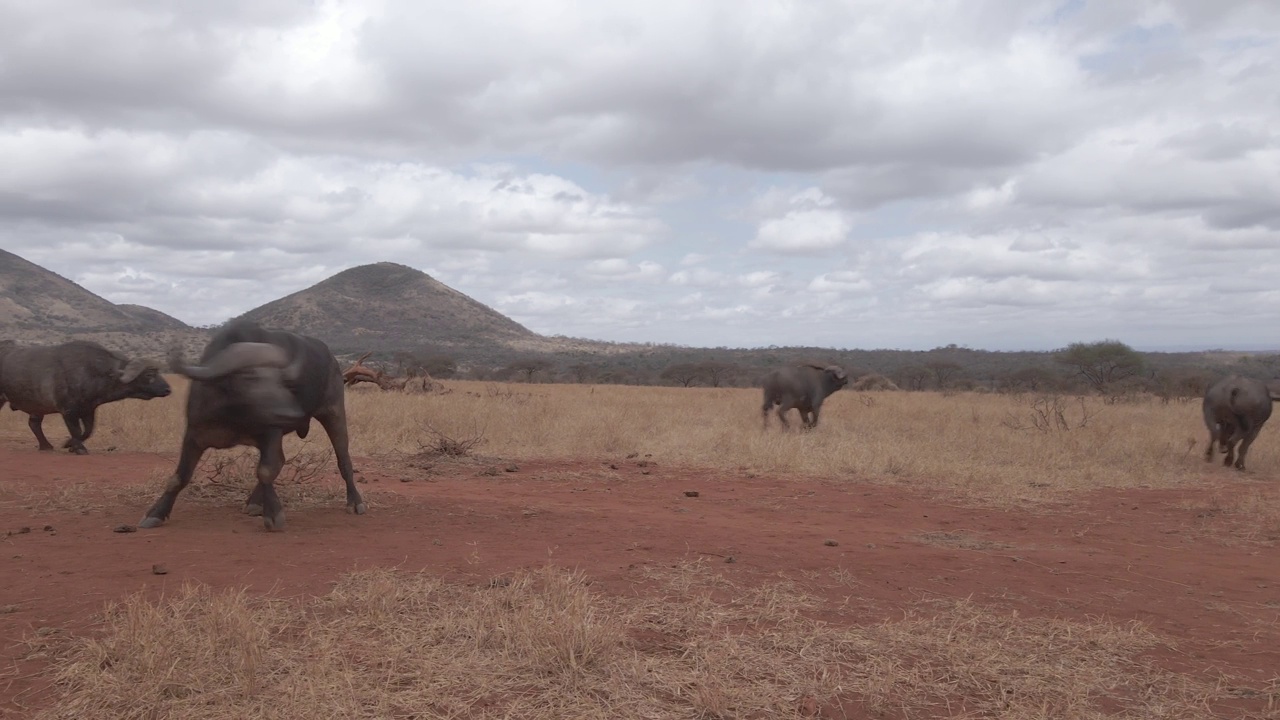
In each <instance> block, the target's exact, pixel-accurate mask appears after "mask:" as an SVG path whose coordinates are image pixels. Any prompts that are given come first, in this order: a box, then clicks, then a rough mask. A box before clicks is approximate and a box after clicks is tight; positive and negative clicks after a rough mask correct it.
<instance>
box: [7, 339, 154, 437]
mask: <svg viewBox="0 0 1280 720" xmlns="http://www.w3.org/2000/svg"><path fill="white" fill-rule="evenodd" d="M169 392H170V389H169V383H167V382H165V379H164V377H162V376H161V375H160V371H159V369H158V368H156V367H155V366H153V365H151V364H149V363H147V362H144V361H143V360H140V359H133V360H129V359H127V358H125V357H124V356H122V355H120V354H119V353H114V352H112V351H110V350H108V349H106V348H104V347H102V346H101V345H99V344H98V343H95V342H90V341H88V340H72V341H71V342H66V343H62V344H61V345H47V346H36V347H20V346H16V345H12V344H3V345H0V406H3V404H4V401H5V400H7V401H8V402H9V407H10V408H12V409H13V410H14V411H16V412H25V413H27V415H28V416H29V418H28V420H27V424H28V425H29V426H30V427H31V432H32V434H34V435H35V436H36V442H37V443H39V449H41V450H53V445H51V444H49V440H48V438H46V437H45V436H44V416H45V415H51V414H54V413H57V414H59V415H62V420H63V422H65V423H66V424H67V432H68V433H70V437H69V438H68V439H67V441H66V442H65V443H63V445H62V447H64V448H67V449H70V450H71V451H72V452H74V453H75V454H77V455H87V454H89V451H88V449H86V448H85V446H84V442H85V441H86V440H88V439H89V438H90V436H92V435H93V429H94V422H95V416H96V414H97V410H98V406H99V405H104V404H106V403H110V402H116V401H117V400H125V399H127V398H133V399H137V400H150V399H152V398H158V397H166V396H167V395H168V394H169Z"/></svg>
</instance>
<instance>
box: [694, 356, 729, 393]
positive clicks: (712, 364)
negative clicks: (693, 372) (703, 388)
mask: <svg viewBox="0 0 1280 720" xmlns="http://www.w3.org/2000/svg"><path fill="white" fill-rule="evenodd" d="M695 367H696V368H697V369H698V370H699V371H701V373H702V376H703V377H705V378H706V379H707V382H708V383H710V384H711V387H720V386H721V385H724V384H725V383H727V382H728V381H729V378H730V377H731V376H732V375H733V373H734V372H736V371H737V370H738V366H737V365H734V364H732V363H727V362H720V361H719V360H708V361H707V362H704V363H698V364H697V365H696V366H695Z"/></svg>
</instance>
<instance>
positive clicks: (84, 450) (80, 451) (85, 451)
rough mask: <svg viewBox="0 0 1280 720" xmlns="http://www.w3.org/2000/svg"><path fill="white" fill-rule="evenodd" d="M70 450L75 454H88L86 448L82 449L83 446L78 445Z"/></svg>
mask: <svg viewBox="0 0 1280 720" xmlns="http://www.w3.org/2000/svg"><path fill="white" fill-rule="evenodd" d="M71 452H73V453H75V454H76V455H88V454H89V451H88V450H86V449H84V448H82V447H78V448H71Z"/></svg>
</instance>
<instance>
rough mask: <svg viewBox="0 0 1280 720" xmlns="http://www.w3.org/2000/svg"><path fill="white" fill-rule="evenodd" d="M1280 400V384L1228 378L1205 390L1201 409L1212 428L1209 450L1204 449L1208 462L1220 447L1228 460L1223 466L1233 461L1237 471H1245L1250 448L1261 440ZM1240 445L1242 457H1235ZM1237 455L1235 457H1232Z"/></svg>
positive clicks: (1251, 379) (1237, 376) (1205, 421)
mask: <svg viewBox="0 0 1280 720" xmlns="http://www.w3.org/2000/svg"><path fill="white" fill-rule="evenodd" d="M1274 400H1280V382H1276V381H1272V382H1271V383H1266V382H1263V381H1262V380H1256V379H1254V378H1248V377H1242V376H1240V375H1228V376H1227V377H1224V378H1222V379H1221V380H1219V381H1218V382H1216V383H1214V384H1213V385H1211V386H1210V387H1209V389H1208V390H1206V391H1205V394H1204V402H1203V403H1201V409H1202V410H1203V411H1204V424H1205V425H1206V426H1208V428H1209V447H1207V448H1205V451H1204V459H1205V462H1211V461H1212V460H1213V448H1214V444H1215V443H1217V444H1218V445H1220V447H1221V450H1222V452H1223V453H1224V454H1226V457H1225V458H1224V459H1223V461H1222V464H1223V465H1227V466H1230V465H1231V464H1232V462H1233V461H1234V463H1235V466H1236V469H1237V470H1244V458H1245V455H1246V454H1248V452H1249V446H1250V445H1252V444H1253V441H1254V439H1255V438H1257V437H1258V431H1259V430H1261V429H1262V426H1263V424H1264V423H1266V422H1267V418H1269V417H1271V404H1272V401H1274ZM1237 442H1239V443H1240V454H1239V455H1235V452H1234V451H1235V445H1236V443H1237ZM1233 455H1234V457H1233Z"/></svg>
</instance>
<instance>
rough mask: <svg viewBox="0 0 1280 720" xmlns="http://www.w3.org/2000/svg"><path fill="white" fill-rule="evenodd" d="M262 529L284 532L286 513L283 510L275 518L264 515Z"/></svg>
mask: <svg viewBox="0 0 1280 720" xmlns="http://www.w3.org/2000/svg"><path fill="white" fill-rule="evenodd" d="M262 527H264V528H266V529H267V530H268V531H271V532H280V531H281V530H284V511H283V510H281V511H280V512H279V513H277V514H276V516H275V517H271V516H270V515H263V516H262Z"/></svg>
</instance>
